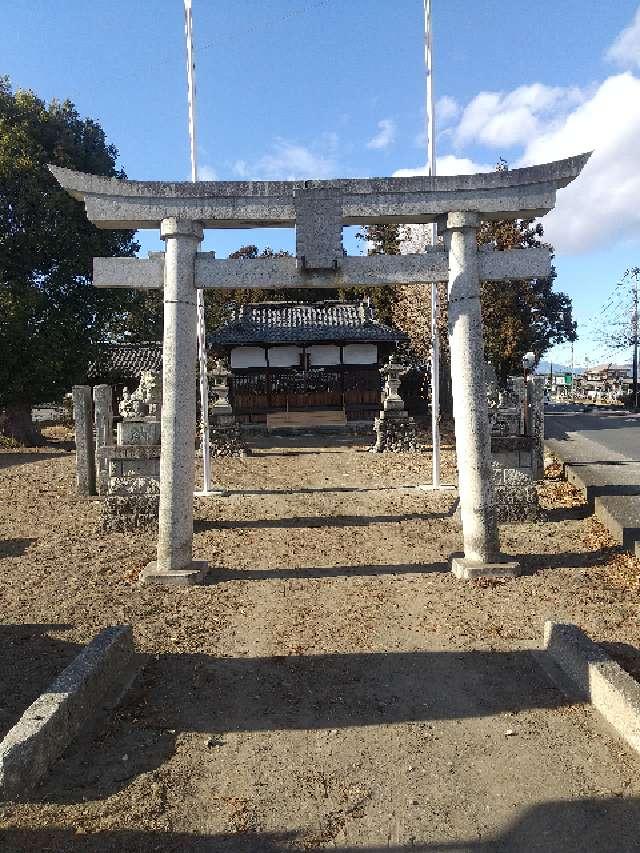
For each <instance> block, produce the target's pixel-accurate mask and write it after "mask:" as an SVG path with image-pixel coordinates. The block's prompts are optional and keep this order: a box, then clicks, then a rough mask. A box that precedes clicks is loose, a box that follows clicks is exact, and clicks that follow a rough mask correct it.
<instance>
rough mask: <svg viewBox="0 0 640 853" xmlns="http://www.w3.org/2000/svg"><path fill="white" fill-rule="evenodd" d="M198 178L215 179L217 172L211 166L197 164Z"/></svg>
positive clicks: (201, 179) (204, 179)
mask: <svg viewBox="0 0 640 853" xmlns="http://www.w3.org/2000/svg"><path fill="white" fill-rule="evenodd" d="M198 180H200V181H217V180H218V173H217V172H216V170H215V169H214V168H213V166H207V165H204V166H199V167H198Z"/></svg>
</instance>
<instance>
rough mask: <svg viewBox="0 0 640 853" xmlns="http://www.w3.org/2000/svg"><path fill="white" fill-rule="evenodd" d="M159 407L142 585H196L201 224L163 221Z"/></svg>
mask: <svg viewBox="0 0 640 853" xmlns="http://www.w3.org/2000/svg"><path fill="white" fill-rule="evenodd" d="M160 235H161V237H162V239H163V240H164V241H165V243H166V252H165V258H164V338H163V350H162V369H163V381H162V387H163V398H164V399H163V405H162V429H161V432H162V440H161V452H160V517H159V529H158V550H157V559H156V560H155V561H154V562H153V563H150V564H149V565H148V566H147V567H146V569H145V570H144V571H143V572H142V574H141V580H142V581H143V582H147V583H164V584H169V585H174V584H185V583H199V582H200V581H201V580H202V577H203V574H204V572H205V571H206V567H205V566H203V565H202V564H200V563H198V564H194V562H193V486H194V473H195V471H194V464H195V440H196V421H195V417H194V413H195V411H196V378H195V365H196V357H197V352H196V319H197V311H196V286H195V262H196V253H197V249H198V244H199V243H200V241H201V240H202V236H203V233H202V226H201V225H200V224H199V223H197V222H193V221H192V220H182V219H175V218H173V217H171V218H168V219H163V220H162V223H161V226H160Z"/></svg>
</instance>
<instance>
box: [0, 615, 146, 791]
mask: <svg viewBox="0 0 640 853" xmlns="http://www.w3.org/2000/svg"><path fill="white" fill-rule="evenodd" d="M137 669H138V664H137V656H136V653H135V649H134V646H133V635H132V632H131V627H130V626H129V625H124V626H117V627H113V628H106V629H105V630H104V631H102V632H101V633H100V634H98V636H97V637H96V638H95V639H94V640H92V641H91V642H90V643H89V644H88V645H87V646H85V648H84V649H83V650H82V651H81V652H80V654H79V655H78V657H77V658H76V659H75V660H74V661H73V662H72V663H71V664H70V665H69V666H68V667H67V668H66V669H65V670H64V672H62V674H61V675H59V676H58V678H56V680H55V681H54V682H53V683H52V684H51V685H50V686H49V688H48V689H47V690H46V692H45V693H43V694H42V695H41V696H39V697H38V699H36V701H35V702H33V704H32V705H30V706H29V708H27V710H26V711H25V712H24V714H23V715H22V717H21V718H20V719H19V720H18V722H17V723H16V725H15V726H14V727H13V728H12V729H11V730H10V731H9V732H8V733H7V735H6V737H5V738H4V740H3V741H2V743H0V799H9V798H11V799H16V798H17V797H19V796H20V795H21V794H23V793H24V792H26V791H28V790H30V789H31V788H32V787H34V786H35V785H36V784H37V783H38V782H39V781H40V780H41V779H42V778H43V777H44V776H45V775H46V774H47V772H48V770H49V768H50V767H51V765H52V764H53V763H54V762H55V761H56V760H57V759H58V758H59V757H60V756H61V755H62V753H63V752H64V750H65V749H66V748H67V746H69V744H70V743H71V742H72V740H74V739H75V738H76V736H77V735H78V734H80V732H81V731H82V730H83V729H86V728H88V727H90V725H91V723H92V722H94V721H95V720H96V718H97V717H98V716H99V715H100V713H101V712H102V711H103V710H104V708H105V707H106V708H110V707H114V706H115V705H117V704H118V702H119V701H120V699H121V698H122V696H123V695H124V693H125V692H126V690H127V689H128V687H129V686H130V684H131V682H132V680H133V678H134V677H135V674H136V672H137Z"/></svg>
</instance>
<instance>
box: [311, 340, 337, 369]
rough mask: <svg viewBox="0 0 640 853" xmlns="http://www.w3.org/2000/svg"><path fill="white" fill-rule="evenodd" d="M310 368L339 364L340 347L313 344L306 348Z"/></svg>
mask: <svg viewBox="0 0 640 853" xmlns="http://www.w3.org/2000/svg"><path fill="white" fill-rule="evenodd" d="M307 352H308V353H309V364H310V365H311V367H323V366H325V365H330V364H340V347H338V346H336V345H335V344H313V346H310V347H308V348H307Z"/></svg>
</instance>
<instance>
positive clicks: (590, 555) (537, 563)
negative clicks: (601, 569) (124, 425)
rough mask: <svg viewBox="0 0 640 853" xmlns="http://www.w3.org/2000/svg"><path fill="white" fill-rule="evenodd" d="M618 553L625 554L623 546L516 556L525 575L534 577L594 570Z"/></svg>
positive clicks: (514, 556)
mask: <svg viewBox="0 0 640 853" xmlns="http://www.w3.org/2000/svg"><path fill="white" fill-rule="evenodd" d="M616 553H620V554H622V553H624V550H623V548H622V547H621V546H616V545H612V546H607V547H605V548H597V549H596V550H595V551H567V552H565V553H562V554H515V555H513V559H515V560H518V561H519V562H520V565H521V567H522V574H523V575H534V574H536V573H537V572H541V571H545V570H547V569H592V568H595V567H596V566H602V565H604V564H605V563H607V562H608V561H609V560H610V559H611V557H612V556H613V555H614V554H616Z"/></svg>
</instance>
